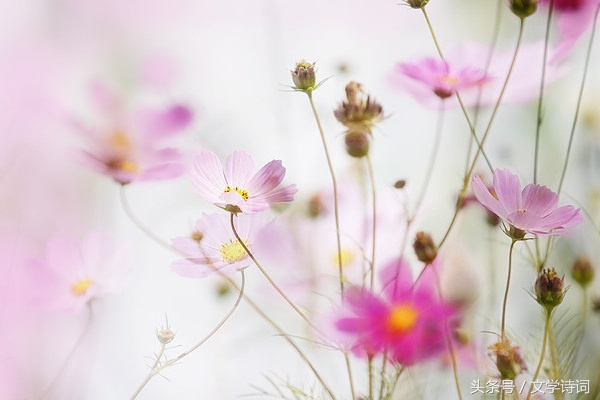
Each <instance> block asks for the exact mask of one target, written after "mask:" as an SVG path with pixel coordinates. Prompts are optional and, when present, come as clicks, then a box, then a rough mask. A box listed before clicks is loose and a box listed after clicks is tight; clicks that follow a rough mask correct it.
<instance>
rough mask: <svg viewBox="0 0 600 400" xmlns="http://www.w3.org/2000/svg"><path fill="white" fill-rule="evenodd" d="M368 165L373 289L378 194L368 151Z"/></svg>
mask: <svg viewBox="0 0 600 400" xmlns="http://www.w3.org/2000/svg"><path fill="white" fill-rule="evenodd" d="M366 159H367V167H368V169H369V180H370V181H371V202H372V203H373V215H372V219H373V221H372V226H371V230H372V231H373V237H372V245H371V267H370V269H369V276H370V280H371V281H370V285H371V289H373V286H374V285H375V244H376V243H377V194H376V191H375V174H374V173H373V163H372V162H371V157H370V156H369V154H368V153H367V156H366Z"/></svg>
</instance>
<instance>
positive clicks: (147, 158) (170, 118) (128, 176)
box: [80, 86, 192, 184]
mask: <svg viewBox="0 0 600 400" xmlns="http://www.w3.org/2000/svg"><path fill="white" fill-rule="evenodd" d="M94 89H95V91H94V92H93V100H94V101H95V103H96V107H97V108H98V110H99V111H100V113H101V114H102V118H103V120H104V121H105V122H104V125H101V126H98V127H94V128H85V127H80V131H81V132H82V133H83V135H84V136H85V139H86V140H87V142H88V149H87V150H85V151H84V162H85V163H86V164H88V165H89V166H90V167H91V168H93V169H95V170H96V171H98V172H100V173H102V174H105V175H108V176H110V177H112V178H113V179H114V180H116V181H117V182H119V183H121V184H127V183H130V182H132V181H145V180H162V179H171V178H174V177H177V176H179V175H182V174H183V173H184V172H185V166H184V165H183V163H182V155H181V154H180V153H179V151H177V150H176V149H174V148H170V147H165V146H164V144H163V143H164V140H165V139H168V138H170V137H172V136H175V135H178V134H180V133H181V132H182V131H183V130H184V128H186V127H187V126H188V125H189V123H190V122H191V120H192V112H191V111H190V110H189V108H187V107H185V106H183V105H169V106H166V107H164V108H163V109H157V108H144V109H139V110H137V111H134V112H130V113H123V110H122V108H123V107H122V105H121V104H120V102H119V99H117V98H116V97H115V96H114V94H113V93H111V92H110V91H108V89H107V88H105V87H103V86H95V87H94ZM106 121H108V123H106Z"/></svg>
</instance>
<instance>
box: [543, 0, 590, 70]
mask: <svg viewBox="0 0 600 400" xmlns="http://www.w3.org/2000/svg"><path fill="white" fill-rule="evenodd" d="M540 4H545V5H546V6H549V5H550V0H540ZM599 6H600V1H599V0H554V6H553V7H554V12H555V13H556V14H557V15H558V20H557V25H558V30H559V31H560V33H561V35H562V39H561V41H560V42H559V44H558V46H557V48H556V49H555V50H554V55H553V57H552V59H553V60H557V59H562V58H563V57H565V56H566V55H567V54H568V53H569V52H570V51H571V49H572V48H573V46H575V44H576V43H577V42H578V41H579V39H580V38H581V36H582V35H583V34H584V33H585V32H587V31H588V29H589V28H590V27H591V26H592V24H593V22H594V18H595V15H596V10H597V8H598V7H599Z"/></svg>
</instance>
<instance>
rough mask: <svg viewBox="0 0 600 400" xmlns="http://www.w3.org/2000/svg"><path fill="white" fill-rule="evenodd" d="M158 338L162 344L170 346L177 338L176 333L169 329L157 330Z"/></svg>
mask: <svg viewBox="0 0 600 400" xmlns="http://www.w3.org/2000/svg"><path fill="white" fill-rule="evenodd" d="M156 338H157V339H158V341H159V342H161V343H162V344H169V343H171V342H172V341H173V339H174V338H175V333H174V332H173V331H172V330H170V329H169V328H168V327H167V328H165V329H160V330H157V331H156Z"/></svg>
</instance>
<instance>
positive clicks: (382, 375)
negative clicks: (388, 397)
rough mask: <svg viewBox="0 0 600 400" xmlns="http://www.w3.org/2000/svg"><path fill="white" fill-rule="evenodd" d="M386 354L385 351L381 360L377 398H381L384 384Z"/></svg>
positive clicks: (386, 362)
mask: <svg viewBox="0 0 600 400" xmlns="http://www.w3.org/2000/svg"><path fill="white" fill-rule="evenodd" d="M387 364H388V356H387V353H384V354H383V360H382V361H381V380H380V382H379V399H380V400H382V399H383V389H384V386H385V372H386V370H387Z"/></svg>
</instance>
